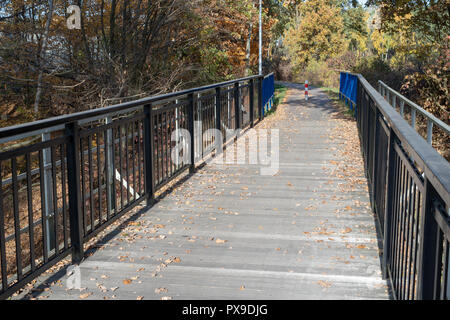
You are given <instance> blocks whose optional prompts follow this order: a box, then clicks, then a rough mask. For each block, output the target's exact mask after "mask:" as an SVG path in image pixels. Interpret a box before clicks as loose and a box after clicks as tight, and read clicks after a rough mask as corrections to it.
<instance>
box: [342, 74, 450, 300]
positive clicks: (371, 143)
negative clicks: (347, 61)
mask: <svg viewBox="0 0 450 320" xmlns="http://www.w3.org/2000/svg"><path fill="white" fill-rule="evenodd" d="M352 76H353V77H356V78H357V96H356V105H357V108H358V112H357V116H356V120H357V126H358V131H359V135H360V140H361V149H362V153H363V156H364V163H365V169H366V175H367V179H368V183H369V190H370V195H371V203H372V207H373V209H374V211H375V213H376V215H377V218H378V221H379V223H380V226H381V231H382V237H383V273H384V277H386V278H389V279H390V282H391V288H392V291H393V294H394V297H395V298H397V299H449V297H450V277H449V271H450V270H449V269H450V265H449V241H450V216H449V214H448V212H449V205H450V164H449V163H448V162H447V161H446V160H445V159H444V158H443V157H442V156H440V155H439V154H438V153H437V152H436V151H435V150H434V149H433V148H432V147H431V145H430V144H428V143H427V142H426V141H425V140H424V139H423V138H422V137H421V136H419V135H418V134H417V132H415V131H414V129H413V128H412V127H411V126H410V125H409V124H408V123H407V122H406V121H405V120H404V119H403V118H402V117H401V116H400V114H398V113H397V112H396V111H395V110H394V109H393V108H392V107H391V106H390V105H389V104H388V102H387V101H386V100H385V99H384V98H383V97H382V96H381V95H380V94H379V93H378V92H377V91H376V90H375V89H374V88H373V87H372V86H371V85H370V84H369V83H368V82H367V81H366V79H364V77H362V76H361V75H359V74H358V75H352ZM346 78H347V79H348V77H343V78H342V77H341V79H344V81H345V79H346Z"/></svg>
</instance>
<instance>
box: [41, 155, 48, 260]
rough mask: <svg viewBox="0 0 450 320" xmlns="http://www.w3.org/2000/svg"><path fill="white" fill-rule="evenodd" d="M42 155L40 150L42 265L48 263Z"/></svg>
mask: <svg viewBox="0 0 450 320" xmlns="http://www.w3.org/2000/svg"><path fill="white" fill-rule="evenodd" d="M44 175H45V171H44V155H43V152H42V150H39V176H40V190H41V215H42V216H41V219H42V220H41V221H42V244H43V256H44V264H45V263H47V261H48V242H47V241H48V230H47V222H46V220H47V219H46V218H47V216H46V213H45V182H44Z"/></svg>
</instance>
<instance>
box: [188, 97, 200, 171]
mask: <svg viewBox="0 0 450 320" xmlns="http://www.w3.org/2000/svg"><path fill="white" fill-rule="evenodd" d="M195 104H196V94H193V93H191V94H189V107H188V128H189V134H190V136H191V138H190V139H191V141H190V142H189V143H190V148H189V149H190V151H191V153H190V154H191V165H190V167H189V172H190V173H194V172H195V148H194V143H195V137H194V113H195ZM199 134H200V135H201V132H200V133H199Z"/></svg>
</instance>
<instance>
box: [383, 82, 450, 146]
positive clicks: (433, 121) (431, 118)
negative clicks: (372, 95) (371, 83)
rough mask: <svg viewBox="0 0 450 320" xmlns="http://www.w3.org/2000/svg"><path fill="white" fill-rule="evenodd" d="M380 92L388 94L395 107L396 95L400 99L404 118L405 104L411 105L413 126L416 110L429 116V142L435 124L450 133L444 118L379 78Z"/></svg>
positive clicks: (387, 97) (413, 124)
mask: <svg viewBox="0 0 450 320" xmlns="http://www.w3.org/2000/svg"><path fill="white" fill-rule="evenodd" d="M378 92H379V93H380V94H381V95H382V96H383V97H384V96H386V100H387V101H388V102H389V104H390V105H391V106H392V107H393V108H394V109H395V108H396V100H395V97H397V98H399V99H400V114H401V116H402V117H403V118H405V117H404V105H405V104H407V105H408V106H410V107H411V126H412V127H413V128H416V111H417V112H419V113H421V114H422V115H423V116H424V117H425V118H427V141H428V143H431V142H432V138H433V124H435V125H436V126H437V127H439V128H440V129H442V130H443V131H444V132H445V133H446V134H448V135H450V126H449V125H447V124H446V123H444V122H443V121H442V120H440V119H438V118H436V117H435V116H434V115H432V114H431V113H430V112H428V111H426V110H425V109H423V108H422V107H421V106H419V105H418V104H416V103H414V102H412V101H411V100H409V99H408V98H406V97H405V96H403V95H402V94H400V93H399V92H397V91H395V90H394V89H392V88H390V87H389V86H388V85H387V84H385V83H384V82H383V81H381V80H378ZM385 93H386V94H385ZM389 93H392V94H393V95H394V99H393V100H392V101H393V103H392V104H391V98H390V94H389Z"/></svg>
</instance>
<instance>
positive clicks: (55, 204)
mask: <svg viewBox="0 0 450 320" xmlns="http://www.w3.org/2000/svg"><path fill="white" fill-rule="evenodd" d="M50 150H51V151H50V152H51V157H52V158H51V161H52V170H51V173H52V189H53V231H54V234H55V246H54V248H55V257H56V256H57V255H58V253H59V230H58V193H57V181H56V148H55V146H52V147H51V149H50Z"/></svg>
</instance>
